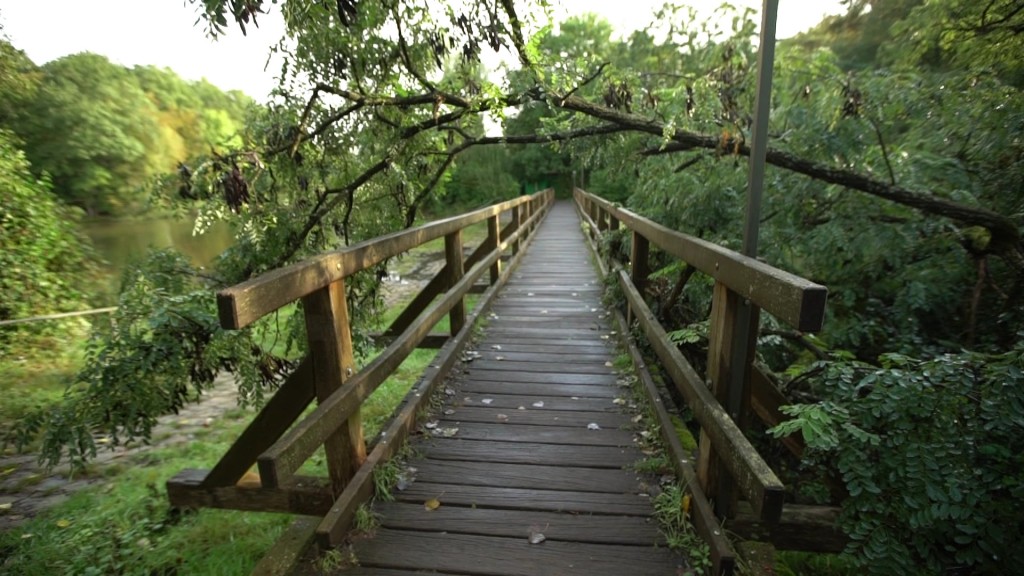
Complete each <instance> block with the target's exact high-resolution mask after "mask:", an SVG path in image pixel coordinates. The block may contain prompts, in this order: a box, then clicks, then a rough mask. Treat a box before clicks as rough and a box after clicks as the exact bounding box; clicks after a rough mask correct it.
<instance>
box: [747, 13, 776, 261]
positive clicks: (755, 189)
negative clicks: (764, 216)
mask: <svg viewBox="0 0 1024 576" xmlns="http://www.w3.org/2000/svg"><path fill="white" fill-rule="evenodd" d="M778 16H779V0H764V7H763V8H762V9H761V45H760V46H759V47H758V57H757V69H758V75H757V100H756V101H755V104H754V129H753V133H752V134H751V139H752V142H751V146H750V177H749V180H748V182H747V213H746V219H745V222H744V225H743V254H744V255H745V256H750V257H751V258H756V257H757V234H758V229H759V228H760V225H761V195H762V193H763V191H764V164H765V155H766V153H767V151H768V118H769V115H770V114H771V104H772V72H773V71H774V69H775V21H776V20H778Z"/></svg>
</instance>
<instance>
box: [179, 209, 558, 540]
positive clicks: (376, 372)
mask: <svg viewBox="0 0 1024 576" xmlns="http://www.w3.org/2000/svg"><path fill="white" fill-rule="evenodd" d="M553 200H554V192H553V191H552V190H545V191H542V192H539V193H537V194H534V195H532V196H521V197H519V198H516V199H514V200H509V201H507V202H502V203H500V204H495V205H493V206H489V207H486V208H482V209H480V210H476V211H473V212H469V213H466V214H462V215H459V216H454V217H451V218H446V219H443V220H438V221H435V222H431V223H429V224H424V225H422V226H419V227H416V228H411V229H408V230H403V231H400V232H395V233H393V234H388V235H385V236H381V237H378V238H374V239H372V240H367V241H365V242H361V243H359V244H355V245H353V246H350V247H347V248H344V249H341V250H337V251H334V252H328V253H325V254H321V255H318V256H315V257H313V258H309V259H307V260H304V261H302V262H299V263H296V264H293V265H290V266H287V267H284V268H280V269H276V270H272V271H269V272H267V273H265V274H263V275H261V276H258V277H256V278H253V279H251V280H248V281H246V282H243V283H241V284H238V285H236V286H232V287H231V288H228V289H226V290H223V291H221V292H219V293H218V294H217V305H218V311H219V316H220V321H221V325H222V327H223V328H226V329H229V330H237V329H241V328H244V327H246V326H248V325H250V324H252V323H253V322H255V321H257V320H259V319H260V318H262V317H264V316H266V315H268V314H271V313H273V312H274V311H276V310H278V309H279V308H281V307H282V306H285V305H287V304H290V303H292V302H296V301H298V302H301V303H302V313H303V315H304V319H305V325H306V335H307V344H308V355H307V356H306V358H304V359H303V360H302V362H301V363H300V364H299V366H298V368H297V369H296V370H295V371H294V372H293V373H292V374H291V375H290V376H289V377H288V378H287V379H286V380H285V382H284V383H283V384H282V385H281V387H280V388H279V389H278V391H277V392H276V393H275V394H274V396H273V397H272V398H271V399H270V400H269V401H268V402H267V403H266V405H265V406H264V407H263V409H262V410H261V412H260V413H259V414H258V415H257V416H256V417H255V419H254V420H253V422H252V423H251V424H250V425H249V427H248V428H247V429H246V430H245V431H244V432H243V433H242V435H241V436H240V437H239V438H238V439H237V440H236V442H235V443H234V444H233V445H232V446H231V448H229V450H228V452H227V453H226V454H225V455H224V457H223V458H221V460H220V461H219V462H218V463H217V465H216V466H214V467H213V468H212V469H211V470H209V471H205V470H186V471H183V472H182V473H180V474H178V475H177V476H175V478H173V479H171V480H170V481H169V482H168V496H169V497H170V499H171V502H172V503H173V504H175V505H179V506H189V507H201V506H205V507H215V508H232V509H241V510H259V511H277V512H290V513H295V514H304V515H312V516H323V520H322V521H321V522H320V523H319V525H318V526H317V528H316V534H317V536H318V538H319V539H320V543H321V544H322V545H324V546H331V545H335V544H337V543H338V542H339V541H340V538H341V537H342V535H343V534H344V531H345V530H347V528H348V523H349V522H350V521H351V518H352V515H353V514H354V511H355V508H356V506H357V505H358V504H359V503H361V502H362V501H364V500H366V499H367V498H369V496H370V495H371V493H372V489H373V482H372V470H373V467H374V466H375V465H376V464H377V463H379V462H382V461H384V460H386V459H387V458H389V457H390V456H391V455H393V453H394V452H395V451H396V450H397V449H398V448H399V447H400V446H401V444H402V442H403V441H404V438H405V437H406V436H407V435H408V432H409V430H410V428H411V427H412V425H413V421H414V419H415V415H416V410H417V409H418V408H419V407H420V404H421V403H422V402H425V401H426V400H427V397H428V396H429V389H428V388H429V387H430V386H432V385H433V384H436V382H437V381H439V380H440V378H441V377H443V375H444V374H443V373H442V372H446V371H447V369H448V368H449V367H450V366H451V364H452V363H453V362H454V360H453V359H451V358H454V357H456V356H457V355H456V354H454V351H455V350H457V349H458V348H461V346H462V345H463V344H464V342H465V340H466V339H467V337H468V333H469V329H470V328H471V325H472V322H471V321H469V320H471V318H467V311H466V306H465V297H466V295H467V294H469V293H470V292H471V291H473V290H474V288H475V285H476V282H477V280H478V279H480V278H481V277H483V276H484V274H488V278H489V285H490V288H492V290H491V292H492V293H493V291H494V289H496V287H497V285H498V284H500V283H501V282H503V281H504V279H505V277H506V276H507V275H503V274H502V263H503V258H515V257H516V255H517V254H518V253H519V252H520V246H521V243H523V242H524V241H526V239H527V238H528V236H529V235H530V234H531V233H532V232H533V231H534V230H535V229H536V227H537V225H538V224H539V222H540V220H541V218H542V217H543V216H544V213H545V212H546V210H547V209H548V208H549V207H550V205H551V203H552V202H553ZM485 221H486V223H487V229H488V234H487V238H486V240H485V241H483V242H482V243H481V245H480V246H478V247H477V249H476V250H475V251H474V252H473V253H472V254H471V255H470V256H468V257H466V258H464V257H463V247H462V231H463V230H464V229H465V228H466V227H468V226H471V225H474V224H477V223H481V222H485ZM503 223H505V225H504V228H502V224H503ZM442 237H443V238H444V253H445V266H444V268H442V269H441V270H440V271H439V272H438V273H437V275H436V276H435V277H434V278H433V279H432V280H431V281H430V282H429V283H428V284H427V286H426V287H425V288H424V289H423V290H422V291H421V292H420V293H419V295H417V296H416V298H415V299H414V300H413V301H412V302H411V303H410V304H409V305H408V306H407V307H406V309H405V310H404V311H403V312H402V313H401V314H399V315H398V317H397V319H396V320H395V321H394V322H393V323H392V324H391V326H390V327H389V328H388V330H386V331H385V333H384V335H383V336H385V338H386V340H387V341H389V344H388V345H387V347H386V348H385V349H384V350H383V351H382V352H381V353H380V354H379V355H378V356H377V357H375V358H374V359H373V360H371V361H370V362H369V363H368V364H366V365H365V366H363V367H362V368H361V369H360V368H358V367H357V366H356V363H355V359H354V357H353V351H352V337H351V327H350V325H349V307H348V303H347V302H346V295H345V279H346V278H347V277H348V276H350V275H352V274H354V273H356V272H359V271H361V270H365V269H367V268H370V267H372V266H374V265H377V264H379V263H381V262H383V261H384V260H385V259H388V258H391V257H394V256H397V255H399V254H402V253H404V252H407V251H409V250H411V249H412V248H415V247H417V246H420V245H422V244H424V243H426V242H429V241H431V240H435V239H437V238H442ZM506 252H510V254H506ZM438 298H440V299H439V300H438ZM478 309H479V307H478ZM445 315H448V316H449V319H450V324H451V328H450V336H449V335H445V334H431V330H432V329H433V327H434V326H435V325H436V324H437V323H438V321H440V320H441V319H442V318H443V317H444V316H445ZM445 342H449V343H450V344H452V345H450V346H445V347H446V348H448V350H447V351H445V350H442V353H441V355H445V359H444V360H441V361H438V362H436V364H435V365H434V366H432V367H431V368H430V369H428V374H427V375H425V377H424V379H423V380H422V381H421V385H419V386H417V387H414V390H413V392H412V393H410V394H411V396H412V397H415V401H413V402H409V397H407V402H406V404H407V405H403V408H402V410H401V411H400V413H399V414H398V416H396V418H394V419H393V420H392V422H391V423H390V424H389V425H386V427H385V429H384V430H383V432H382V434H381V436H380V438H378V439H377V441H376V442H375V443H374V445H373V450H372V452H371V453H370V454H369V455H368V454H367V449H366V442H365V440H364V438H363V428H362V421H361V418H360V406H361V405H362V403H363V402H364V401H365V400H366V399H367V398H368V397H369V396H370V394H371V393H372V392H373V391H374V390H376V388H377V387H378V386H379V385H380V384H381V383H383V382H384V381H385V380H386V379H387V378H388V377H389V376H390V375H391V374H392V373H393V372H394V371H395V370H396V369H397V368H398V367H399V366H400V365H401V363H402V361H403V360H405V358H407V357H408V356H409V354H410V353H412V351H413V350H415V349H416V348H418V347H433V348H441V347H442V346H443V345H444V343H445ZM427 380H430V386H426V387H424V386H422V384H423V382H425V381H427ZM314 399H315V400H317V402H318V405H317V407H316V408H315V409H314V410H312V411H311V412H310V413H309V414H307V415H306V416H305V417H302V418H301V419H300V417H301V416H302V414H303V412H304V411H305V409H306V407H307V406H308V405H309V404H310V403H311V402H312V401H313V400H314ZM293 424H294V426H293ZM321 446H323V448H324V450H325V452H326V459H327V468H328V473H329V478H310V477H303V476H298V475H297V474H296V472H297V471H298V469H299V467H300V466H302V465H303V463H305V462H306V460H308V459H309V457H310V456H311V455H312V454H313V453H314V452H315V451H316V450H317V449H318V448H319V447H321ZM253 464H256V465H257V466H258V470H259V475H258V478H254V479H252V480H248V479H249V478H253V477H252V475H251V474H247V473H248V471H249V469H250V468H251V467H252V466H253Z"/></svg>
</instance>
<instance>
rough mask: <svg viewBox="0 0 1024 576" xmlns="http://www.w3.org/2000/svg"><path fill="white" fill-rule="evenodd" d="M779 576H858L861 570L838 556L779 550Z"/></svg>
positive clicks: (777, 564)
mask: <svg viewBox="0 0 1024 576" xmlns="http://www.w3.org/2000/svg"><path fill="white" fill-rule="evenodd" d="M775 573H776V574H778V576H856V575H857V574H860V573H861V570H859V569H857V567H856V566H854V564H853V561H851V560H849V559H847V558H845V557H843V556H839V555H838V554H816V553H813V552H795V551H791V550H779V551H777V552H776V553H775Z"/></svg>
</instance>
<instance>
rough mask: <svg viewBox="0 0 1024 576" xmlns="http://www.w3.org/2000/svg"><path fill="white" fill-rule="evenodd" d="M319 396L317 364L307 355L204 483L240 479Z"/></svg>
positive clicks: (218, 483)
mask: <svg viewBox="0 0 1024 576" xmlns="http://www.w3.org/2000/svg"><path fill="white" fill-rule="evenodd" d="M315 397H316V393H315V391H314V389H313V364H312V362H311V361H310V360H309V358H308V357H307V358H305V359H303V361H302V362H301V363H300V364H299V366H298V367H297V368H296V369H295V370H294V371H293V372H292V373H291V374H289V375H288V378H286V379H285V381H284V383H283V384H281V386H280V387H279V388H278V389H277V392H276V393H275V394H274V395H273V396H272V397H271V398H270V400H268V401H267V403H266V404H265V405H264V406H263V409H261V410H260V412H259V414H257V415H256V417H255V418H253V419H252V421H251V422H249V425H248V426H246V428H245V431H243V432H242V434H241V435H240V436H239V437H238V439H236V440H235V443H234V444H232V445H231V447H230V448H228V451H227V452H225V453H224V456H223V457H221V459H220V461H219V462H217V465H216V466H214V467H213V469H212V470H210V473H209V474H207V475H206V477H205V478H204V480H203V485H204V486H207V487H212V486H232V485H234V483H235V482H238V479H239V478H241V477H242V475H244V474H245V473H246V471H248V470H249V468H251V467H252V466H253V465H254V464H256V458H257V457H258V456H259V455H260V454H261V453H262V452H263V451H264V450H266V449H267V448H269V447H270V446H271V445H273V443H274V441H276V440H277V439H278V438H280V436H281V434H284V432H285V430H288V428H289V427H290V426H291V425H292V423H293V422H295V420H296V419H297V418H298V417H299V416H301V415H302V411H303V410H305V409H306V406H309V403H310V402H312V401H313V398H315Z"/></svg>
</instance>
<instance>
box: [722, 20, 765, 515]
mask: <svg viewBox="0 0 1024 576" xmlns="http://www.w3.org/2000/svg"><path fill="white" fill-rule="evenodd" d="M778 15H779V0H764V6H763V8H762V10H761V45H760V46H759V48H758V58H757V68H758V77H757V100H756V101H755V104H754V127H753V130H752V134H751V138H752V142H751V147H750V170H749V178H750V179H749V181H748V188H747V211H746V215H745V219H744V224H743V250H742V252H743V255H744V256H749V257H751V258H756V257H757V235H758V230H759V228H760V225H761V195H762V192H763V191H764V164H765V155H766V152H767V150H768V142H767V140H768V119H769V115H770V114H771V102H772V71H773V69H774V68H775V21H776V20H777V19H778ZM732 297H736V298H738V297H737V296H735V295H732V296H730V298H732ZM733 322H734V323H733V332H732V334H733V340H732V342H731V344H730V352H731V358H732V360H731V364H732V365H731V366H730V369H729V382H728V400H727V402H726V406H725V409H726V411H728V413H729V415H730V416H731V417H732V419H733V420H734V421H735V422H736V425H737V426H740V427H741V428H742V427H743V426H744V423H743V422H742V412H743V397H744V395H746V394H748V390H749V387H748V386H747V383H748V382H749V381H750V369H751V366H752V365H753V361H754V359H753V358H751V354H752V353H753V351H754V346H753V343H754V341H755V339H756V338H757V330H758V325H759V323H760V310H758V309H756V308H755V307H754V306H753V305H752V304H751V303H750V301H749V300H741V301H740V302H739V303H738V306H737V308H736V315H735V316H734V317H733ZM733 490H734V488H733V485H732V483H731V482H723V483H720V485H719V493H718V497H717V498H716V509H717V512H718V513H719V514H720V515H722V516H731V515H732V493H733Z"/></svg>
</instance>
